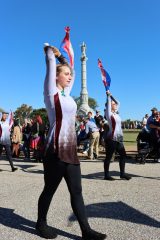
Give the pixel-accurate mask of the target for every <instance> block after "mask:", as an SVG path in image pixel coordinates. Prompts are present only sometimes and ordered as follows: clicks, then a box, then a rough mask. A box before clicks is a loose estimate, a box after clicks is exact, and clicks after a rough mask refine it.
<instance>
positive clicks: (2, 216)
mask: <svg viewBox="0 0 160 240" xmlns="http://www.w3.org/2000/svg"><path fill="white" fill-rule="evenodd" d="M102 160H103V157H102V159H100V160H97V161H95V160H92V161H90V160H83V157H81V171H82V186H83V196H84V201H85V204H86V210H87V215H88V217H89V222H90V225H91V226H92V228H94V229H96V230H98V231H101V232H103V233H106V234H107V236H108V237H107V239H109V240H135V239H136V240H158V239H160V163H153V162H148V163H147V164H145V165H139V164H135V163H134V161H133V160H130V161H129V162H128V163H127V164H126V171H127V172H128V173H130V174H131V175H132V179H131V180H130V181H124V180H120V178H119V165H118V162H113V163H111V166H110V171H111V174H112V176H115V178H116V180H115V181H113V182H109V181H105V180H103V161H102ZM14 163H15V166H17V167H18V168H19V170H18V171H16V172H14V173H12V172H11V170H10V165H9V163H8V161H6V160H3V159H1V161H0V169H1V170H2V171H1V172H0V240H14V239H15V240H38V239H39V240H40V239H43V238H40V237H39V236H38V235H37V233H36V231H35V229H34V226H35V222H36V219H37V200H38V197H39V195H40V193H41V191H42V188H43V168H42V164H41V163H35V162H25V161H24V160H19V159H15V161H14ZM48 224H49V225H51V226H54V227H55V228H56V229H57V233H58V237H57V240H60V239H81V232H80V229H79V225H78V223H77V221H76V219H75V217H74V215H73V213H72V209H71V206H70V196H69V193H68V190H67V187H66V184H65V181H64V180H63V181H62V182H61V184H60V186H59V188H58V190H57V192H56V194H55V196H54V199H53V201H52V203H51V206H50V210H49V214H48Z"/></svg>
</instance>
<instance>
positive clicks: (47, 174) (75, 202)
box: [38, 154, 90, 231]
mask: <svg viewBox="0 0 160 240" xmlns="http://www.w3.org/2000/svg"><path fill="white" fill-rule="evenodd" d="M43 165H44V181H45V186H44V189H43V192H42V193H41V195H40V197H39V201H38V221H46V218H47V212H48V209H49V206H50V203H51V200H52V197H53V195H54V193H55V192H56V190H57V188H58V186H59V184H60V182H61V180H62V178H63V177H64V179H65V181H66V183H67V187H68V190H69V192H70V196H71V206H72V209H73V212H74V214H75V215H76V217H77V219H78V222H79V224H80V227H81V230H82V231H84V230H86V229H89V228H90V227H89V224H88V220H87V217H86V213H85V206H84V201H83V196H82V186H81V170H80V165H74V164H69V163H65V162H62V161H60V160H59V159H58V158H57V156H56V155H55V154H52V155H48V156H46V159H44V161H43Z"/></svg>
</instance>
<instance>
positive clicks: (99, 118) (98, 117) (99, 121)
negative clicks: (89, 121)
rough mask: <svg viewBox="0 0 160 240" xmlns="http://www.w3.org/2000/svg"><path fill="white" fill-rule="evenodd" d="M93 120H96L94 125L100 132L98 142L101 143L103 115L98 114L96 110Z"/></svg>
mask: <svg viewBox="0 0 160 240" xmlns="http://www.w3.org/2000/svg"><path fill="white" fill-rule="evenodd" d="M94 120H95V122H96V125H97V127H98V128H99V134H100V137H99V144H100V145H102V141H103V140H102V137H103V131H104V130H103V120H104V118H103V116H102V115H100V111H98V110H96V115H95V116H94Z"/></svg>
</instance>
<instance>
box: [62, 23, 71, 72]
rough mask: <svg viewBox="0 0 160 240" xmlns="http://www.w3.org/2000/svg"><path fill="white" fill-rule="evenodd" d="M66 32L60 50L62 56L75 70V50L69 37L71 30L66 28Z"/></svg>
mask: <svg viewBox="0 0 160 240" xmlns="http://www.w3.org/2000/svg"><path fill="white" fill-rule="evenodd" d="M65 31H66V35H65V37H64V39H63V41H62V43H61V46H60V49H59V50H60V52H61V54H62V55H63V56H64V57H65V58H66V60H67V62H68V63H69V64H70V66H71V67H72V68H74V52H73V48H72V44H71V41H70V36H69V32H70V28H69V27H65Z"/></svg>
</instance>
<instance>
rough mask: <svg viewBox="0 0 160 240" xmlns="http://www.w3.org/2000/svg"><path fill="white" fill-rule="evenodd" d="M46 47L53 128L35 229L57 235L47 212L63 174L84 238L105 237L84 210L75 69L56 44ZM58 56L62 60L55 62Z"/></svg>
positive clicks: (47, 90) (48, 104) (46, 92)
mask: <svg viewBox="0 0 160 240" xmlns="http://www.w3.org/2000/svg"><path fill="white" fill-rule="evenodd" d="M44 50H45V54H46V65H47V67H46V69H47V72H46V78H45V83H44V101H45V105H46V108H47V113H48V118H49V122H50V129H49V133H48V136H47V139H46V151H45V157H44V160H43V166H44V181H45V185H44V189H43V191H42V193H41V195H40V197H39V201H38V219H37V223H36V229H37V230H38V232H39V234H40V235H41V236H42V237H44V238H48V239H51V238H55V237H56V236H57V234H56V233H55V230H54V229H53V228H51V227H50V226H48V225H47V212H48V210H49V206H50V203H51V200H52V197H53V195H54V193H55V192H56V190H57V188H58V185H59V184H60V182H61V180H62V178H64V179H65V181H66V183H67V186H68V190H69V192H70V196H71V206H72V209H73V212H74V214H75V215H76V217H77V219H78V222H79V225H80V228H81V231H82V237H83V239H84V240H91V239H94V240H101V239H105V237H106V235H105V234H102V233H99V232H96V231H94V230H92V229H91V227H90V225H89V223H88V220H87V217H86V213H85V206H84V201H83V196H82V186H81V171H80V162H79V160H78V157H77V141H76V131H75V116H76V110H77V106H76V103H75V102H74V100H73V98H72V97H71V96H70V91H71V88H72V86H73V82H74V76H73V73H72V69H71V67H70V66H69V65H68V64H67V63H66V61H65V59H64V58H63V56H62V55H61V54H60V52H59V50H58V49H57V48H55V47H50V46H46V47H45V49H44ZM55 56H56V57H57V58H58V60H59V61H60V64H57V65H56V61H55ZM62 202H63V201H62Z"/></svg>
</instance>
